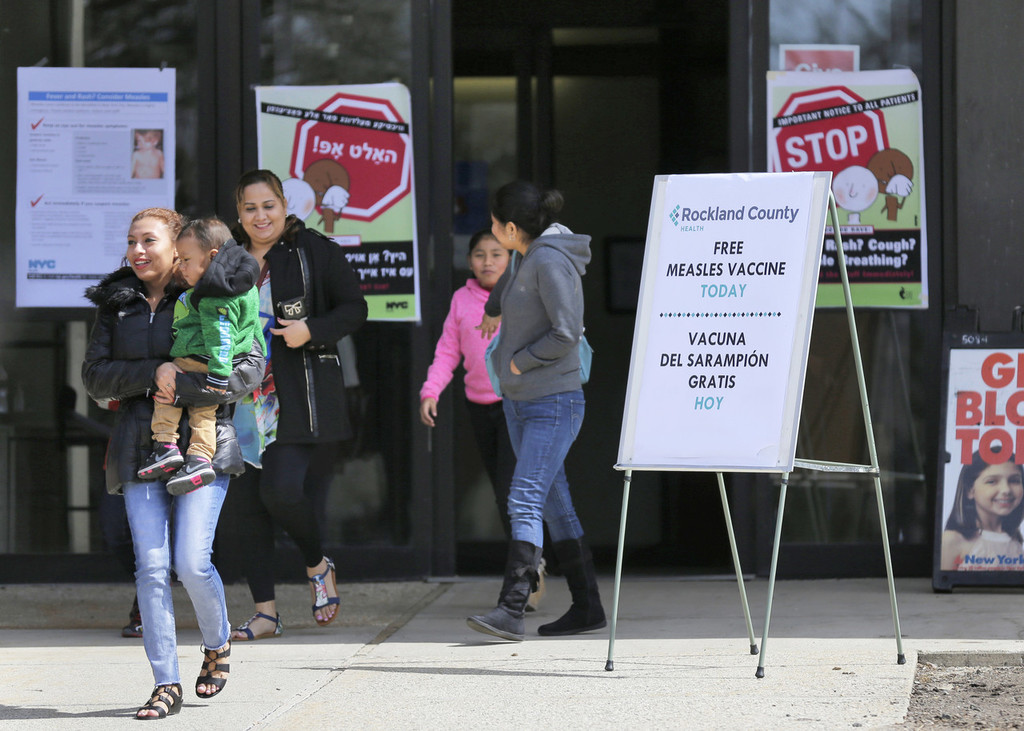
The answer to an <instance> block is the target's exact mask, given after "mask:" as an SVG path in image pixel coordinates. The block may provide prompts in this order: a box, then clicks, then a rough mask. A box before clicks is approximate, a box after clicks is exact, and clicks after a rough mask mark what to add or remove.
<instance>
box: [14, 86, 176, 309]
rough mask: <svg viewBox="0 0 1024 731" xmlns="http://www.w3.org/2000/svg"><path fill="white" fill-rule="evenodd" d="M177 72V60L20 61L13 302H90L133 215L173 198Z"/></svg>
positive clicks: (116, 261)
mask: <svg viewBox="0 0 1024 731" xmlns="http://www.w3.org/2000/svg"><path fill="white" fill-rule="evenodd" d="M174 81H175V73H174V69H118V68H46V67H32V68H19V69H18V185H17V205H16V252H17V265H16V298H15V301H16V305H17V306H18V307H87V306H89V303H88V302H87V301H86V300H85V298H84V296H83V292H84V290H85V288H86V287H87V286H88V285H90V284H93V283H95V282H97V281H99V279H100V278H102V277H103V276H105V275H106V274H108V273H109V272H112V271H114V270H115V269H117V267H118V266H120V264H121V259H122V257H123V256H124V254H125V246H126V243H125V242H126V235H127V232H128V225H129V222H130V221H131V218H132V216H133V215H135V213H136V212H138V211H140V210H142V209H143V208H149V207H152V206H161V207H165V208H173V207H174V100H175V86H174Z"/></svg>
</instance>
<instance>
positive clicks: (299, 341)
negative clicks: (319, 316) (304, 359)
mask: <svg viewBox="0 0 1024 731" xmlns="http://www.w3.org/2000/svg"><path fill="white" fill-rule="evenodd" d="M277 325H278V326H277V327H272V328H270V332H272V333H273V334H274V335H280V336H281V337H283V338H284V343H285V345H287V346H288V347H289V348H301V347H302V346H303V345H305V344H306V343H308V342H309V339H310V338H311V337H312V335H310V332H309V326H308V325H307V324H306V322H305V321H304V320H285V319H282V318H280V317H279V318H277Z"/></svg>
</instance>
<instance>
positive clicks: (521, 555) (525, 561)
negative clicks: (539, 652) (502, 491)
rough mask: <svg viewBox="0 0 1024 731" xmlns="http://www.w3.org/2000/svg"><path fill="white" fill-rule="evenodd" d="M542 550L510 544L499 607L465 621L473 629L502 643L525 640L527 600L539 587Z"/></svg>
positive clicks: (523, 543) (521, 544) (529, 545)
mask: <svg viewBox="0 0 1024 731" xmlns="http://www.w3.org/2000/svg"><path fill="white" fill-rule="evenodd" d="M540 554H541V549H540V548H539V547H538V546H535V545H533V544H532V543H527V542H526V541H511V542H510V543H509V546H508V560H507V561H506V563H505V581H504V582H503V583H502V586H501V593H500V594H499V595H498V606H496V607H495V608H494V609H492V610H491V611H489V612H488V613H487V614H483V615H474V616H472V617H468V618H467V619H466V624H468V625H469V627H470V629H475V630H476V631H477V632H483V633H484V634H489V635H494V636H495V637H500V638H502V639H503V640H513V641H515V642H522V640H523V639H524V638H525V637H526V629H525V623H524V621H523V615H524V614H525V613H526V600H527V599H529V598H530V592H531V591H532V590H533V589H535V588H536V587H537V564H539V563H540Z"/></svg>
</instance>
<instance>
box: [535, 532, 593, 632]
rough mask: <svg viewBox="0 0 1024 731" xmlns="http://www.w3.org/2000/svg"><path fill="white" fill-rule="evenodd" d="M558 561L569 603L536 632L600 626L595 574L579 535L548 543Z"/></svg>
mask: <svg viewBox="0 0 1024 731" xmlns="http://www.w3.org/2000/svg"><path fill="white" fill-rule="evenodd" d="M551 548H552V549H553V550H554V553H555V555H556V556H558V563H559V565H560V566H561V568H562V573H563V574H565V580H566V582H567V583H568V584H569V593H570V594H572V606H571V607H569V611H568V612H566V613H565V614H563V615H562V616H561V617H560V618H559V619H556V620H555V621H554V622H551V623H549V624H543V625H541V626H540V627H538V628H537V633H538V634H541V635H544V636H546V637H551V636H556V635H575V634H578V633H580V632H589V631H590V630H593V629H601V628H602V627H604V626H606V625H607V624H608V622H606V621H605V617H604V607H602V606H601V594H600V593H599V592H598V590H597V576H596V574H595V572H594V557H593V555H592V554H591V553H590V548H588V547H587V544H585V543H584V542H583V539H582V538H578V539H574V540H568V541H558V542H556V543H553V544H552V545H551Z"/></svg>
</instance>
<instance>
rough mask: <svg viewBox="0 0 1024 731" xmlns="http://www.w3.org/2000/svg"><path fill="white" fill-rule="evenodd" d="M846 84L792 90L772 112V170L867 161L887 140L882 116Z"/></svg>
mask: <svg viewBox="0 0 1024 731" xmlns="http://www.w3.org/2000/svg"><path fill="white" fill-rule="evenodd" d="M871 107H872V104H871V102H865V101H864V100H863V99H862V98H861V97H860V96H858V95H857V94H854V93H853V92H852V91H850V90H849V89H847V88H846V87H845V86H829V87H820V88H817V89H809V90H806V91H799V92H796V93H795V94H792V95H790V97H789V98H788V99H786V103H785V104H783V105H782V108H781V109H780V110H779V113H778V115H777V116H776V117H775V120H774V123H773V128H772V131H771V135H772V140H771V142H770V144H769V145H768V148H769V150H768V157H769V166H768V167H769V171H770V172H798V171H804V170H830V171H832V172H833V173H837V172H839V171H841V170H844V169H846V168H848V167H850V166H851V165H860V166H863V167H867V164H868V160H870V159H871V156H872V155H874V154H875V153H876V152H880V151H882V150H884V149H886V148H887V147H888V146H889V136H888V134H887V133H886V130H885V117H884V116H883V115H882V112H881V111H880V110H878V109H874V108H871Z"/></svg>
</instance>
